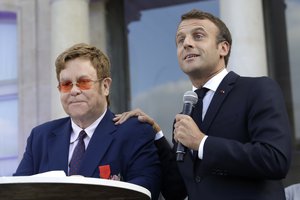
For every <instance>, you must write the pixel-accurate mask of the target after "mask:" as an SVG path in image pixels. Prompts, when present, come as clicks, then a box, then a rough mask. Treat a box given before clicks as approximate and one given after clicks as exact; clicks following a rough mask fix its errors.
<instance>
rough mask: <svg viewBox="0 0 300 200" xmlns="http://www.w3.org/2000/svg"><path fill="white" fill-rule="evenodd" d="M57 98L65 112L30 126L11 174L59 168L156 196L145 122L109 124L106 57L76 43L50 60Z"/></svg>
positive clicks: (155, 165)
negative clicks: (125, 184)
mask: <svg viewBox="0 0 300 200" xmlns="http://www.w3.org/2000/svg"><path fill="white" fill-rule="evenodd" d="M55 65H56V75H57V80H58V90H59V92H60V100H61V103H62V106H63V108H64V110H65V112H66V113H67V114H68V115H69V117H66V118H62V119H57V120H54V121H50V122H47V123H44V124H42V125H39V126H37V127H35V128H33V130H32V132H31V134H30V136H29V138H28V140H27V147H26V150H25V153H24V156H23V159H22V160H21V163H20V165H19V167H18V169H17V171H16V173H15V174H14V175H15V176H24V175H33V174H38V173H42V172H47V171H52V170H64V171H65V173H66V174H68V175H82V176H85V177H95V178H106V179H113V180H121V181H126V182H130V183H134V184H137V185H140V186H143V187H145V188H147V189H148V190H150V192H151V195H152V199H157V198H158V194H159V189H160V188H159V186H160V174H161V171H160V163H159V159H158V155H157V152H156V148H155V146H154V132H153V129H152V127H151V126H150V125H147V124H145V123H140V122H139V121H138V120H137V119H136V118H132V119H130V120H129V121H128V122H126V123H124V124H122V125H115V124H114V122H113V120H112V119H113V118H114V117H115V115H114V114H113V113H112V112H111V111H110V109H109V108H108V107H109V98H108V96H109V89H110V85H111V82H112V79H111V78H110V62H109V59H108V57H107V56H106V55H105V54H104V53H103V52H101V51H100V50H99V49H97V48H96V47H93V46H90V45H87V44H77V45H74V46H72V47H70V48H69V49H67V50H66V51H64V52H63V53H62V54H61V55H59V56H58V58H57V59H56V62H55Z"/></svg>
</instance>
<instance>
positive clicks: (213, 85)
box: [155, 68, 228, 159]
mask: <svg viewBox="0 0 300 200" xmlns="http://www.w3.org/2000/svg"><path fill="white" fill-rule="evenodd" d="M227 74H228V71H227V69H226V68H224V69H223V70H222V71H221V72H219V73H218V74H217V75H215V76H214V77H212V78H211V79H209V80H208V81H207V82H206V83H205V84H204V85H203V87H205V88H208V89H209V90H208V91H207V93H206V94H205V96H204V98H203V109H202V120H203V119H204V117H205V114H206V112H207V110H208V107H209V104H210V102H211V100H212V98H213V96H214V94H215V92H216V91H217V89H218V87H219V85H220V83H221V82H222V80H223V78H224V77H225V76H226V75H227ZM196 89H197V88H196V87H194V86H193V91H195V90H196ZM204 134H205V133H204ZM163 136H164V135H163V132H162V131H159V132H158V133H157V134H156V135H155V140H159V139H160V138H161V137H163ZM207 137H208V136H207V135H205V136H204V138H203V139H202V140H201V142H200V145H199V148H198V157H199V159H202V158H203V149H204V144H205V141H206V139H207Z"/></svg>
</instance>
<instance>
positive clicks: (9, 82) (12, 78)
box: [0, 12, 18, 176]
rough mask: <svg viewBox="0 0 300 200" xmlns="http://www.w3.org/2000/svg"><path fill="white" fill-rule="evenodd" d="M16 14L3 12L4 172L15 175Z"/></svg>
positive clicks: (0, 141) (0, 118)
mask: <svg viewBox="0 0 300 200" xmlns="http://www.w3.org/2000/svg"><path fill="white" fill-rule="evenodd" d="M17 66H18V65H17V24H16V14H15V13H12V12H0V127H1V131H0V176H5V175H11V174H12V173H13V172H14V171H15V167H16V166H17V156H18V90H17V85H18V84H17V80H18V73H17V71H18V70H17Z"/></svg>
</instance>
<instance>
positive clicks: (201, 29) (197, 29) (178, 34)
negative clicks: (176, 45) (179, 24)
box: [176, 26, 207, 39]
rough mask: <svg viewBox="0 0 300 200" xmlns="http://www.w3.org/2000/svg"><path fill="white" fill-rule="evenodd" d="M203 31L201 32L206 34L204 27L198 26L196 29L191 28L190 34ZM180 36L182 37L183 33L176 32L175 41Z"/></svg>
mask: <svg viewBox="0 0 300 200" xmlns="http://www.w3.org/2000/svg"><path fill="white" fill-rule="evenodd" d="M199 30H200V31H203V32H205V33H207V31H206V30H205V28H204V27H202V26H200V27H196V28H193V29H192V30H191V32H196V31H199ZM181 35H184V33H182V32H180V31H179V32H177V34H176V39H177V38H178V37H180V36H181Z"/></svg>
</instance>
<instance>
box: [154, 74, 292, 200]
mask: <svg viewBox="0 0 300 200" xmlns="http://www.w3.org/2000/svg"><path fill="white" fill-rule="evenodd" d="M202 131H203V132H204V133H205V134H206V135H208V138H207V140H206V142H205V145H204V154H203V159H202V160H200V159H196V160H194V159H193V158H192V156H191V154H190V153H189V152H187V153H186V155H185V158H184V161H183V162H179V163H177V165H178V168H179V171H180V174H181V177H182V179H181V183H180V180H177V182H176V183H177V185H176V187H175V188H176V193H177V194H184V193H185V188H186V189H187V194H188V196H189V199H191V200H198V199H203V200H220V199H222V200H235V199H236V200H241V199H249V200H250V199H251V200H271V199H272V200H283V199H285V195H284V190H283V186H282V183H281V180H280V179H282V178H284V177H285V176H286V174H287V172H288V169H289V166H290V160H291V141H290V137H291V131H290V127H289V121H288V116H287V112H286V109H285V104H284V100H283V97H282V94H281V91H280V89H279V87H278V85H277V84H276V83H275V82H274V81H272V80H271V79H269V78H267V77H260V78H249V77H240V76H238V75H237V74H235V73H234V72H229V73H228V74H227V75H226V77H225V78H224V79H223V81H222V82H221V84H220V85H219V87H218V89H217V91H216V92H215V95H214V97H213V99H212V101H211V103H210V106H209V108H208V111H207V113H206V115H205V118H204V120H203V130H202ZM162 144H163V143H161V142H158V141H157V142H156V145H157V147H158V148H167V147H166V144H165V143H164V144H163V145H162ZM174 149H176V144H175V145H174ZM159 152H160V151H159ZM174 159H175V157H174V153H173V162H170V160H169V161H168V163H169V165H171V163H173V168H174V165H176V163H175V161H174ZM174 163H175V164H174ZM165 164H166V163H165ZM163 166H164V165H163ZM174 173H176V172H175V171H174ZM177 173H178V170H177ZM164 177H165V176H164ZM178 177H179V179H180V176H177V178H178ZM182 180H183V181H184V185H185V187H184V186H183V182H182ZM164 181H167V183H164V184H163V185H169V187H167V188H165V190H164V195H165V197H166V198H167V199H169V198H168V195H171V194H172V193H174V191H173V192H172V187H174V186H172V182H170V181H168V179H165V180H164ZM178 184H181V187H179V186H178ZM178 188H183V189H182V190H179V189H178ZM181 198H182V197H181ZM170 199H172V198H170ZM177 199H180V198H177Z"/></svg>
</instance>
